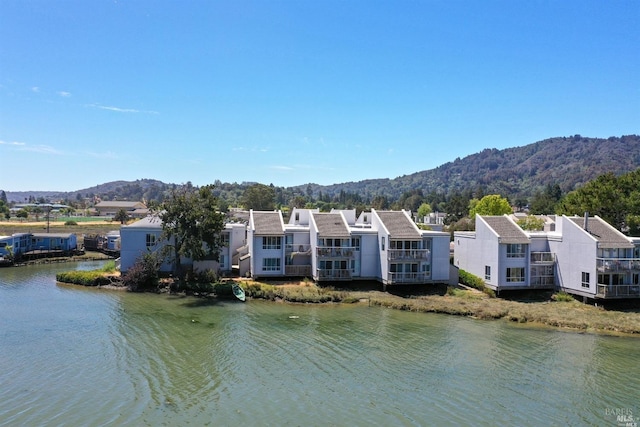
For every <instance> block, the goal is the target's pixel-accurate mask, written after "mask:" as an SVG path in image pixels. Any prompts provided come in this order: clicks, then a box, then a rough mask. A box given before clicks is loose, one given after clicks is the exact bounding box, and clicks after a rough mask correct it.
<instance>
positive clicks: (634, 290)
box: [597, 284, 640, 298]
mask: <svg viewBox="0 0 640 427" xmlns="http://www.w3.org/2000/svg"><path fill="white" fill-rule="evenodd" d="M597 291H598V292H597V295H598V296H600V297H604V298H612V297H623V298H627V297H640V285H603V284H598V287H597Z"/></svg>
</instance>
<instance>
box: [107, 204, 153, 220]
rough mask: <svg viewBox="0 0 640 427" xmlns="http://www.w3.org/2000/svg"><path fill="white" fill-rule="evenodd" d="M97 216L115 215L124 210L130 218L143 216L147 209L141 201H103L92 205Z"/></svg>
mask: <svg viewBox="0 0 640 427" xmlns="http://www.w3.org/2000/svg"><path fill="white" fill-rule="evenodd" d="M94 209H95V210H96V214H97V215H98V216H108V217H113V216H115V215H116V214H117V213H118V212H119V211H120V210H124V211H125V212H126V213H127V215H129V216H130V217H132V218H144V217H145V216H147V215H148V213H149V210H148V209H147V206H146V205H145V204H144V203H142V202H127V201H105V202H100V203H98V204H96V205H95V206H94Z"/></svg>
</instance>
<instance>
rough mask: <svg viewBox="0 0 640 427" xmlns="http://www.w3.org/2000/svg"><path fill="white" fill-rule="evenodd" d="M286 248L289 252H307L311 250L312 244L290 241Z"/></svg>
mask: <svg viewBox="0 0 640 427" xmlns="http://www.w3.org/2000/svg"><path fill="white" fill-rule="evenodd" d="M284 250H285V251H286V252H287V253H291V252H300V253H305V252H308V251H310V250H311V245H309V244H299V243H298V244H293V243H288V244H286V245H285V247H284ZM309 255H311V253H309Z"/></svg>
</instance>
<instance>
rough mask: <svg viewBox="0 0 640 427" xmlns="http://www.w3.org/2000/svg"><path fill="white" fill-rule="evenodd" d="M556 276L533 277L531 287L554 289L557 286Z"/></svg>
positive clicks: (530, 281)
mask: <svg viewBox="0 0 640 427" xmlns="http://www.w3.org/2000/svg"><path fill="white" fill-rule="evenodd" d="M555 283H556V281H555V277H554V276H532V277H531V280H529V287H531V288H552V287H553V286H554V285H555Z"/></svg>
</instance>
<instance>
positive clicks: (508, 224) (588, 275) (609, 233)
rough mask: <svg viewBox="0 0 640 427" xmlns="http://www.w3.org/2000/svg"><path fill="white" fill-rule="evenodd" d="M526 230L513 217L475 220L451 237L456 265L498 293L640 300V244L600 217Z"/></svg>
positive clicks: (549, 220) (551, 219)
mask: <svg viewBox="0 0 640 427" xmlns="http://www.w3.org/2000/svg"><path fill="white" fill-rule="evenodd" d="M544 219H545V220H546V222H545V231H534V232H531V231H524V230H522V229H521V228H520V227H519V226H518V224H517V223H516V222H515V220H514V217H513V216H509V215H504V216H481V215H477V216H476V231H474V232H456V233H454V263H455V265H456V266H457V267H459V268H461V269H463V270H466V271H468V272H470V273H472V274H474V275H476V276H479V277H481V278H483V279H484V281H485V283H486V285H487V286H489V287H490V288H492V289H494V290H496V291H501V290H522V289H555V288H558V289H561V290H565V291H567V292H569V293H572V294H575V295H579V296H583V297H585V298H593V299H611V298H640V239H638V238H636V239H634V238H629V237H627V236H625V235H623V234H622V233H620V232H619V231H618V230H616V229H615V228H614V227H612V226H611V225H609V224H608V223H607V222H606V221H604V220H603V219H602V218H600V217H598V216H595V217H589V216H585V217H584V218H582V217H567V216H564V215H563V216H561V217H555V216H548V217H544Z"/></svg>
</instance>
